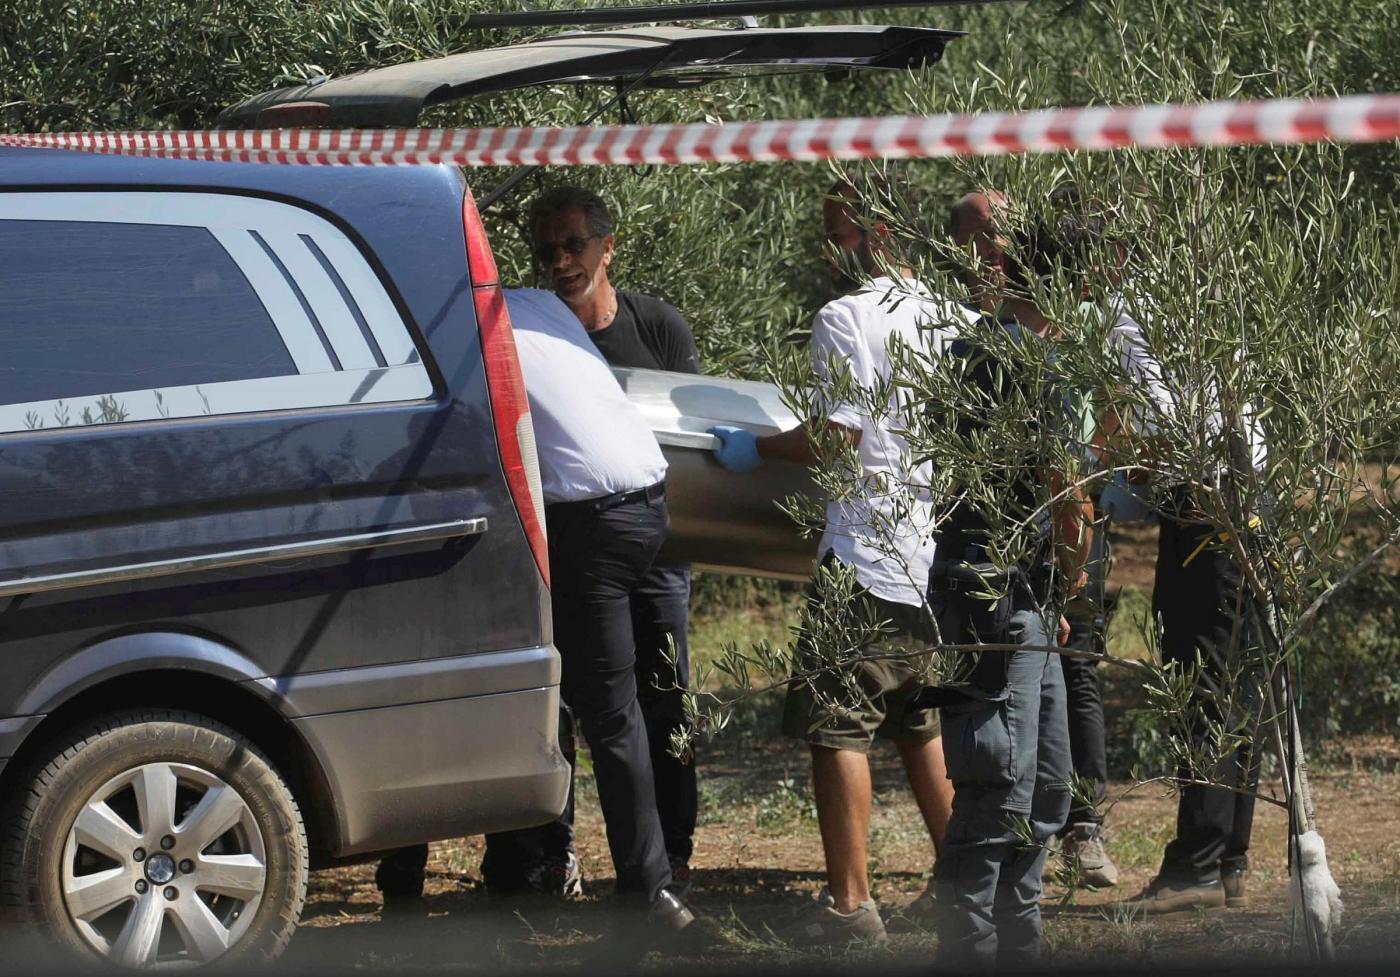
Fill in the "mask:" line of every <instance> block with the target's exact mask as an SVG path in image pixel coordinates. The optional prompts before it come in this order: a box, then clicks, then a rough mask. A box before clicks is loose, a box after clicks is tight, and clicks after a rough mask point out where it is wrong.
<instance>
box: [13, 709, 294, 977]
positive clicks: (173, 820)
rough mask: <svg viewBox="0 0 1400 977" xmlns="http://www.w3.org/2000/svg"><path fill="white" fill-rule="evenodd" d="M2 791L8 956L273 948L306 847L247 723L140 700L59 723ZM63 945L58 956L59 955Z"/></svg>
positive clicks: (130, 958)
mask: <svg viewBox="0 0 1400 977" xmlns="http://www.w3.org/2000/svg"><path fill="white" fill-rule="evenodd" d="M12 786H13V788H14V789H13V790H10V791H7V792H6V796H5V797H4V798H3V799H0V947H3V948H4V949H3V951H0V970H3V969H4V965H5V964H10V963H12V962H22V961H25V960H28V959H30V958H32V959H33V961H34V962H35V963H36V964H42V965H43V968H44V969H46V970H47V969H50V968H55V967H57V966H66V967H67V968H72V967H74V966H79V965H84V964H92V963H106V964H108V965H115V966H116V967H120V968H123V969H151V968H155V969H168V968H171V967H186V968H192V967H199V966H203V965H206V964H213V965H214V966H216V967H219V968H235V969H242V968H251V967H255V966H258V965H260V964H266V963H270V962H271V961H273V960H275V959H276V958H277V957H278V955H279V954H281V952H282V950H283V948H284V947H286V945H287V941H288V940H290V939H291V938H292V935H293V933H295V932H296V926H297V919H298V917H299V916H300V915H301V908H302V906H303V905H304V903H305V901H306V883H307V875H308V864H307V863H308V855H309V849H308V846H307V839H306V825H305V823H304V822H303V820H302V816H301V810H300V808H299V807H298V805H297V800H296V797H295V796H293V794H292V791H291V790H290V789H289V788H288V786H287V781H286V780H285V779H284V777H283V775H282V773H281V772H280V771H279V770H278V769H277V766H276V765H275V764H274V763H273V761H272V760H270V759H269V758H268V756H267V755H265V754H264V753H263V752H262V751H261V750H260V749H259V747H258V745H257V744H255V743H254V742H252V741H251V740H250V739H248V738H247V737H246V736H244V735H243V734H241V733H240V732H238V731H237V730H234V729H232V728H231V727H229V726H227V725H225V724H223V723H221V722H219V721H217V720H214V719H211V718H209V717H208V716H203V715H200V714H198V713H194V712H188V711H185V710H177V709H164V708H158V707H146V708H142V707H134V708H130V709H125V710H121V711H115V712H111V713H108V714H107V715H103V716H98V717H96V718H94V719H92V720H90V721H88V722H86V723H83V724H80V725H77V726H74V727H72V728H71V729H69V730H67V731H55V732H54V734H53V735H52V738H51V739H49V741H48V742H47V743H46V744H45V746H44V747H43V749H42V750H40V751H36V753H35V754H34V755H32V756H31V757H29V758H28V760H27V762H26V763H25V764H24V767H23V768H22V769H19V770H17V771H16V773H15V779H14V780H13V782H12ZM55 952H57V954H58V957H57V959H58V960H61V961H62V963H61V964H56V963H55V959H56V958H55V956H54V954H55Z"/></svg>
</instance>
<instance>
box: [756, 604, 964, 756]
mask: <svg viewBox="0 0 1400 977" xmlns="http://www.w3.org/2000/svg"><path fill="white" fill-rule="evenodd" d="M814 597H815V594H813V595H812V597H811V598H809V599H813V598H814ZM852 599H853V600H863V601H867V602H870V604H871V605H872V606H873V612H874V614H875V615H876V619H878V620H885V621H890V622H891V623H892V624H894V625H895V627H897V628H899V631H897V632H896V633H894V634H890V635H888V636H887V637H885V638H884V639H882V640H881V641H880V642H879V643H878V644H874V645H872V646H871V649H870V650H871V651H872V652H877V653H889V652H891V651H898V650H900V649H908V650H910V651H914V650H917V649H921V648H926V647H928V645H929V642H928V641H927V640H925V638H924V637H923V636H924V635H926V634H927V632H928V628H927V627H926V625H924V624H923V623H922V621H921V616H922V613H923V612H922V611H921V609H920V608H916V607H909V606H907V605H904V604H895V603H892V602H890V601H887V600H882V599H881V598H879V597H876V596H875V595H874V594H871V593H869V592H868V591H864V590H861V591H859V592H858V593H857V594H855V595H853V598H852ZM804 649H810V645H809V643H808V639H807V636H806V635H802V636H800V637H799V638H798V645H797V661H796V668H797V670H798V671H802V670H804V669H806V668H811V667H812V666H811V665H810V664H807V665H804V662H810V661H811V652H810V650H804ZM916 664H917V662H915V661H902V660H896V659H888V658H876V659H870V660H861V661H857V662H854V663H851V664H848V665H844V666H842V668H841V675H838V674H837V673H836V671H835V670H827V671H821V672H818V673H816V674H815V675H813V676H811V677H809V678H806V679H803V680H801V681H796V682H794V683H793V684H792V685H790V686H789V687H788V693H787V701H786V703H784V707H783V732H784V733H785V734H787V735H788V736H791V737H793V738H794V739H799V740H802V741H803V742H804V743H809V744H811V745H812V746H824V747H827V748H828V749H833V750H852V751H854V752H857V753H867V752H869V750H870V744H871V742H872V741H873V740H874V738H875V736H876V735H877V734H878V735H880V736H883V737H885V738H886V739H889V740H892V741H894V742H896V743H900V744H904V743H915V744H917V743H927V742H929V741H930V740H934V739H937V738H938V736H939V723H938V710H937V709H912V708H910V702H911V700H912V699H913V698H914V696H915V695H916V694H917V693H918V692H919V690H920V689H922V688H923V687H924V685H925V680H924V678H923V677H921V676H920V675H919V669H918V668H917V667H916ZM843 676H844V678H845V681H843Z"/></svg>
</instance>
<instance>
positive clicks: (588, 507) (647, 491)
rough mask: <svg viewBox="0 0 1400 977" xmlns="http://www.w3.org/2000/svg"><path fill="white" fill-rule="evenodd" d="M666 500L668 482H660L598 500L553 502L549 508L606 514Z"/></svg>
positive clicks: (605, 496)
mask: <svg viewBox="0 0 1400 977" xmlns="http://www.w3.org/2000/svg"><path fill="white" fill-rule="evenodd" d="M665 498H666V482H665V481H664V480H663V481H660V482H657V483H656V484H655V485H648V486H647V487H646V488H639V489H629V490H628V491H626V492H614V493H613V494H612V495H602V496H599V497H598V498H596V499H579V500H578V501H576V502H551V503H550V504H549V505H548V507H547V508H549V509H556V510H559V511H562V512H579V511H582V512H606V511H607V510H609V509H616V508H617V507H618V506H621V505H628V504H629V503H632V502H649V503H652V504H655V503H657V502H660V501H662V500H663V499H665Z"/></svg>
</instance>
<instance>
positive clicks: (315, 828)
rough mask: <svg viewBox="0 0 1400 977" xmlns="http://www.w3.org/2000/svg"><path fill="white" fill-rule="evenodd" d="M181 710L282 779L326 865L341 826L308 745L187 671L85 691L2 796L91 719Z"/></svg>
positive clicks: (249, 700) (232, 685)
mask: <svg viewBox="0 0 1400 977" xmlns="http://www.w3.org/2000/svg"><path fill="white" fill-rule="evenodd" d="M140 708H155V709H179V710H185V711H189V712H196V713H199V714H201V715H204V716H208V717H209V718H210V719H213V720H215V721H217V722H220V723H222V724H224V725H225V726H228V727H229V728H231V729H233V730H234V731H236V732H238V733H240V734H241V735H243V736H246V737H247V738H248V739H249V740H251V741H252V742H253V744H254V745H255V746H257V747H258V749H259V750H261V751H262V752H263V753H264V754H265V755H266V756H267V757H268V759H270V760H271V761H272V763H273V764H274V765H275V766H276V768H277V770H278V772H279V773H280V774H281V776H282V777H283V778H284V779H285V780H286V782H287V786H288V788H289V789H290V790H291V792H292V796H293V797H294V798H295V799H296V802H297V804H298V806H299V807H300V808H301V810H302V814H303V817H304V818H305V822H306V835H307V843H308V846H309V847H310V849H311V862H312V867H313V868H316V867H319V866H320V865H321V864H323V863H326V862H328V861H330V859H331V853H333V852H334V851H335V849H336V848H337V847H338V846H339V838H340V825H339V820H338V818H337V816H336V805H335V800H334V793H333V791H332V790H331V786H330V781H329V779H328V778H327V777H326V774H325V771H324V769H323V768H322V766H321V762H320V759H319V758H318V757H317V756H316V754H315V751H314V750H313V749H312V747H311V745H310V744H309V743H307V741H306V740H305V738H303V737H302V735H301V733H300V732H299V731H298V730H297V729H296V727H295V725H293V723H292V722H291V721H290V720H288V719H287V717H285V716H283V715H282V714H281V713H280V712H278V711H277V709H276V707H274V706H273V705H272V704H271V703H270V702H268V701H267V700H266V699H264V698H263V697H262V696H260V695H258V694H257V693H255V692H252V691H249V690H248V689H247V688H246V687H245V686H244V685H243V684H242V683H238V682H230V681H228V680H227V679H225V678H222V677H219V676H216V675H210V674H208V673H206V672H201V671H196V670H193V669H151V670H148V671H140V672H131V673H127V674H124V675H120V676H117V677H115V678H111V679H108V680H107V681H104V682H101V683H99V684H98V685H95V686H92V687H90V688H87V689H84V690H83V691H81V692H79V693H78V694H77V695H74V696H73V697H72V698H70V699H67V700H65V701H64V702H63V703H62V704H61V705H60V706H59V707H58V708H57V709H54V710H52V711H50V712H49V713H48V714H47V716H45V718H44V720H43V721H42V722H41V723H40V724H39V725H38V726H37V727H35V729H34V730H33V731H32V732H31V733H30V734H29V735H28V736H27V737H25V740H24V742H23V744H21V746H20V748H19V750H18V751H17V752H16V753H15V755H14V756H13V757H11V758H10V760H9V762H8V763H7V764H6V765H5V767H4V769H3V772H0V797H4V796H7V795H8V794H9V792H10V790H11V788H12V786H13V782H14V781H15V780H17V779H18V778H20V777H22V776H24V774H25V773H26V771H28V769H29V767H30V766H31V761H32V758H33V756H34V755H35V754H38V753H39V752H41V751H42V749H43V748H44V746H46V745H47V744H48V743H50V742H52V741H53V740H54V739H57V738H58V737H61V736H63V735H64V734H66V733H67V732H69V731H71V730H72V729H74V728H75V727H77V726H79V725H82V724H84V723H87V722H89V721H91V719H92V718H93V717H94V716H98V715H102V714H105V713H109V712H113V711H116V710H124V709H140Z"/></svg>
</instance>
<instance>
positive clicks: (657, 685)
mask: <svg viewBox="0 0 1400 977" xmlns="http://www.w3.org/2000/svg"><path fill="white" fill-rule="evenodd" d="M630 605H631V613H632V634H633V640H634V643H635V648H636V666H635V671H636V676H637V700H638V702H639V703H640V705H641V708H642V717H643V722H644V724H645V726H646V731H647V743H648V747H649V750H650V753H651V764H652V773H653V776H654V778H655V784H656V806H657V814H658V816H659V817H660V819H661V833H662V838H663V840H664V842H665V846H666V854H667V856H668V858H672V859H677V860H679V861H687V862H688V861H689V860H690V856H691V853H692V850H693V847H694V844H693V838H694V835H695V822H696V816H697V810H698V803H699V802H698V790H697V785H696V774H695V764H694V763H693V762H690V761H688V760H680V759H678V758H677V757H674V756H672V755H671V753H670V743H671V733H672V732H673V731H675V730H677V729H679V728H682V727H684V726H685V725H686V723H687V720H686V716H685V701H684V694H683V693H682V692H681V689H683V688H685V687H686V686H688V685H689V684H690V651H689V641H688V635H689V621H690V569H689V568H688V567H664V566H653V567H651V568H650V569H649V570H647V572H646V573H645V574H643V575H642V578H641V580H640V581H639V582H638V583H637V585H636V586H635V587H633V588H632V591H631V593H630ZM556 617H557V615H556ZM555 630H556V640H557V633H558V627H557V626H556V629H555ZM670 641H674V642H675V664H674V667H673V666H672V664H671V662H669V661H667V655H668V647H669V643H670ZM561 728H562V727H561ZM560 745H561V748H562V749H563V751H564V755H565V758H566V759H567V760H568V761H569V765H570V766H573V764H574V745H573V738H572V737H571V736H569V737H561V744H560ZM573 844H574V791H573V784H572V783H570V786H569V802H568V805H567V806H566V807H565V808H564V812H563V814H561V815H560V816H559V817H558V819H556V820H554V821H551V822H550V823H549V824H544V825H541V826H539V827H537V828H524V829H521V830H519V831H503V832H499V833H496V834H490V835H487V836H486V855H485V856H484V857H483V859H482V863H481V874H482V878H483V880H484V881H485V882H486V884H487V885H488V886H490V887H492V888H495V889H501V890H506V891H509V890H511V889H517V888H520V887H521V886H523V885H524V884H525V883H524V880H525V875H526V873H527V872H528V871H529V870H530V868H531V867H532V866H535V865H538V864H539V863H540V862H541V861H544V860H546V859H562V858H564V857H565V855H566V854H567V853H568V852H569V851H571V850H572V849H573Z"/></svg>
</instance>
